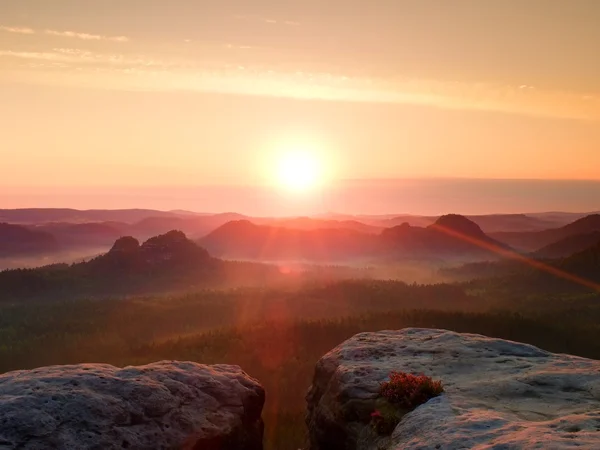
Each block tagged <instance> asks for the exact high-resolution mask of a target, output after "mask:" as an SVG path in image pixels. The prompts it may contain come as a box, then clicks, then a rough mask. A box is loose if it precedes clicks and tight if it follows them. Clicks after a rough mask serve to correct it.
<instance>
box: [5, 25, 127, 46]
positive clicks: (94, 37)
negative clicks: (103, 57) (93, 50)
mask: <svg viewBox="0 0 600 450" xmlns="http://www.w3.org/2000/svg"><path fill="white" fill-rule="evenodd" d="M0 31H6V32H7V33H16V34H37V33H41V31H36V30H34V29H33V28H28V27H8V26H3V25H0ZM43 32H44V33H45V34H48V35H50V36H59V37H65V38H71V39H82V40H84V41H112V42H128V41H129V38H128V37H127V36H103V35H101V34H90V33H80V32H77V31H58V30H49V29H47V30H44V31H43Z"/></svg>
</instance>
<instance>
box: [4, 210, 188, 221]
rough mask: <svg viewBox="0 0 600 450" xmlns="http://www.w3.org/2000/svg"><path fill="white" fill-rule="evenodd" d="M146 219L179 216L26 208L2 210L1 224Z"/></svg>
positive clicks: (120, 211) (116, 211)
mask: <svg viewBox="0 0 600 450" xmlns="http://www.w3.org/2000/svg"><path fill="white" fill-rule="evenodd" d="M146 217H177V214H175V213H172V212H167V211H157V210H152V209H114V210H109V209H90V210H78V209H68V208H62V209H61V208H25V209H0V222H10V223H18V224H42V223H52V222H70V223H85V222H126V223H134V222H138V221H140V220H143V219H145V218H146Z"/></svg>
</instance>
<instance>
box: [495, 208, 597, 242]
mask: <svg viewBox="0 0 600 450" xmlns="http://www.w3.org/2000/svg"><path fill="white" fill-rule="evenodd" d="M594 231H600V214H592V215H589V216H586V217H583V218H581V219H578V220H576V221H575V222H572V223H570V224H568V225H565V226H563V227H560V228H554V229H550V230H544V231H538V232H523V233H494V234H492V235H491V236H492V237H493V238H494V239H497V240H499V241H500V242H504V243H506V244H508V245H510V246H512V247H514V248H517V249H519V250H525V251H536V250H539V249H541V248H543V247H546V246H548V245H550V244H553V243H555V242H558V241H560V240H562V239H566V238H568V237H571V236H576V235H579V234H589V233H592V232H594Z"/></svg>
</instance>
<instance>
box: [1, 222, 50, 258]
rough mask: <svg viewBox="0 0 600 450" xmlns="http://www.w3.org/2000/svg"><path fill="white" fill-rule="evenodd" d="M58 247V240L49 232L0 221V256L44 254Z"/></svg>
mask: <svg viewBox="0 0 600 450" xmlns="http://www.w3.org/2000/svg"><path fill="white" fill-rule="evenodd" d="M59 248H60V246H59V244H58V242H57V241H56V239H55V238H54V237H53V236H52V235H51V234H49V233H46V232H43V231H34V230H29V229H28V228H25V227H22V226H20V225H11V224H7V223H0V257H12V256H22V255H30V254H46V253H52V252H55V251H58V250H59Z"/></svg>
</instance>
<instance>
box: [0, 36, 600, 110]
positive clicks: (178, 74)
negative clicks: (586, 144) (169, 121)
mask: <svg viewBox="0 0 600 450" xmlns="http://www.w3.org/2000/svg"><path fill="white" fill-rule="evenodd" d="M238 47H239V46H234V45H231V47H229V48H234V49H235V48H238ZM233 56H235V58H233V59H230V60H228V61H227V60H220V61H217V60H215V61H208V60H204V59H203V60H198V59H186V58H185V57H181V58H168V59H163V58H161V57H159V56H158V55H154V56H152V55H147V54H146V55H127V54H120V53H100V52H93V51H89V50H81V49H77V48H54V49H52V51H40V52H35V51H13V50H0V59H1V58H3V57H4V58H6V59H7V60H8V59H9V58H11V59H12V61H10V60H9V61H8V67H9V68H10V67H12V70H13V71H14V73H13V75H12V76H14V77H16V78H15V79H18V80H21V81H22V80H24V79H28V80H37V81H33V82H41V83H57V84H61V83H62V84H67V85H78V84H80V85H84V86H89V87H101V88H109V89H117V90H118V89H126V90H150V91H165V90H166V91H170V90H177V91H200V92H222V93H235V94H246V95H260V96H275V97H288V98H302V99H320V100H330V101H350V102H367V103H392V104H417V105H425V106H432V107H438V108H443V109H459V110H481V111H496V112H503V113H511V114H522V115H530V116H538V117H554V118H569V119H583V120H594V121H600V94H599V93H594V92H588V93H585V92H572V91H560V90H548V89H541V88H538V87H534V86H530V85H528V84H521V83H515V84H514V85H504V84H493V83H492V84H488V83H471V82H462V83H461V82H454V81H453V82H450V81H444V80H431V79H420V78H416V79H401V78H389V77H385V78H374V77H366V76H352V75H350V74H343V73H329V72H311V71H302V72H301V71H289V70H283V69H279V70H277V69H276V68H274V67H269V66H263V65H252V64H251V63H249V64H246V63H244V64H243V65H242V64H240V63H242V61H240V60H239V59H238V58H237V56H236V55H235V54H233ZM18 60H21V62H19V61H18ZM0 67H1V66H0ZM24 68H25V69H24ZM9 72H10V71H8V70H5V71H4V74H3V75H4V77H5V78H6V76H7V74H9Z"/></svg>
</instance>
